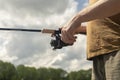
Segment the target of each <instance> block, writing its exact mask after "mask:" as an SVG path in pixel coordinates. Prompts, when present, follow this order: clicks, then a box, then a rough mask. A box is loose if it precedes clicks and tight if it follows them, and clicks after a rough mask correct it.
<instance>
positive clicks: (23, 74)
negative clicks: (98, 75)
mask: <svg viewBox="0 0 120 80" xmlns="http://www.w3.org/2000/svg"><path fill="white" fill-rule="evenodd" d="M0 80H91V69H88V70H79V71H72V72H69V73H68V72H67V71H65V70H63V69H60V68H58V69H55V68H45V67H40V68H38V69H36V68H35V67H27V66H24V65H18V66H14V65H13V64H11V63H9V62H3V61H0Z"/></svg>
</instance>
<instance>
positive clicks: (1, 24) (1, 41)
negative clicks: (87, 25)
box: [0, 0, 92, 71]
mask: <svg viewBox="0 0 120 80" xmlns="http://www.w3.org/2000/svg"><path fill="white" fill-rule="evenodd" d="M87 1H88V0H0V28H27V29H46V28H47V29H58V28H60V27H62V26H64V25H65V24H66V23H67V21H69V19H71V18H72V17H73V16H74V15H75V14H76V13H77V12H78V11H80V10H82V9H83V8H84V7H86V6H87V3H88V2H87ZM77 36H78V38H77V41H76V42H75V44H74V45H73V46H68V47H64V48H62V49H60V50H55V51H53V50H52V47H51V46H50V40H51V39H52V38H51V35H50V34H42V33H31V32H9V31H0V60H2V61H7V62H11V63H13V64H14V65H16V66H17V65H20V64H24V65H26V66H32V67H36V68H39V67H53V68H62V69H64V70H67V71H77V70H80V69H89V68H91V66H92V62H91V61H87V60H86V36H85V35H80V34H79V35H77Z"/></svg>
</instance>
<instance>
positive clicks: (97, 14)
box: [71, 0, 120, 28]
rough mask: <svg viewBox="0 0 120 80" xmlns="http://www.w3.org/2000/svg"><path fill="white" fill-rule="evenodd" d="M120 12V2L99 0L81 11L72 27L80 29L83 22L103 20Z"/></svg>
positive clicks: (118, 0)
mask: <svg viewBox="0 0 120 80" xmlns="http://www.w3.org/2000/svg"><path fill="white" fill-rule="evenodd" d="M119 12H120V0H99V1H97V2H96V3H94V4H93V5H91V6H89V7H87V8H85V9H83V10H82V11H80V12H79V13H78V14H77V15H76V16H75V17H74V18H73V19H72V20H71V27H74V28H75V27H79V25H80V24H81V23H82V22H87V21H90V20H95V19H102V18H106V17H109V16H112V15H115V14H117V13H119Z"/></svg>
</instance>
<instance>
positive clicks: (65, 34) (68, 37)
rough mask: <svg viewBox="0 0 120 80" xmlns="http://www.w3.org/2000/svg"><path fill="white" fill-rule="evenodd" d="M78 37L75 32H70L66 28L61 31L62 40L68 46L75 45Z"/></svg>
mask: <svg viewBox="0 0 120 80" xmlns="http://www.w3.org/2000/svg"><path fill="white" fill-rule="evenodd" d="M76 38H77V37H76V36H74V34H73V32H71V31H68V30H67V29H66V28H63V29H62V31H61V40H62V41H63V42H65V43H68V44H73V43H74V42H75V41H76Z"/></svg>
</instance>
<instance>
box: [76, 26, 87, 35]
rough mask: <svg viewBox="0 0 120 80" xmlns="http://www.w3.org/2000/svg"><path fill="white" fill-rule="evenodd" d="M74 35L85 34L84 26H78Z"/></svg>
mask: <svg viewBox="0 0 120 80" xmlns="http://www.w3.org/2000/svg"><path fill="white" fill-rule="evenodd" d="M75 32H76V34H85V35H86V34H87V31H86V26H80V27H78V28H77V29H76V31H75Z"/></svg>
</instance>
